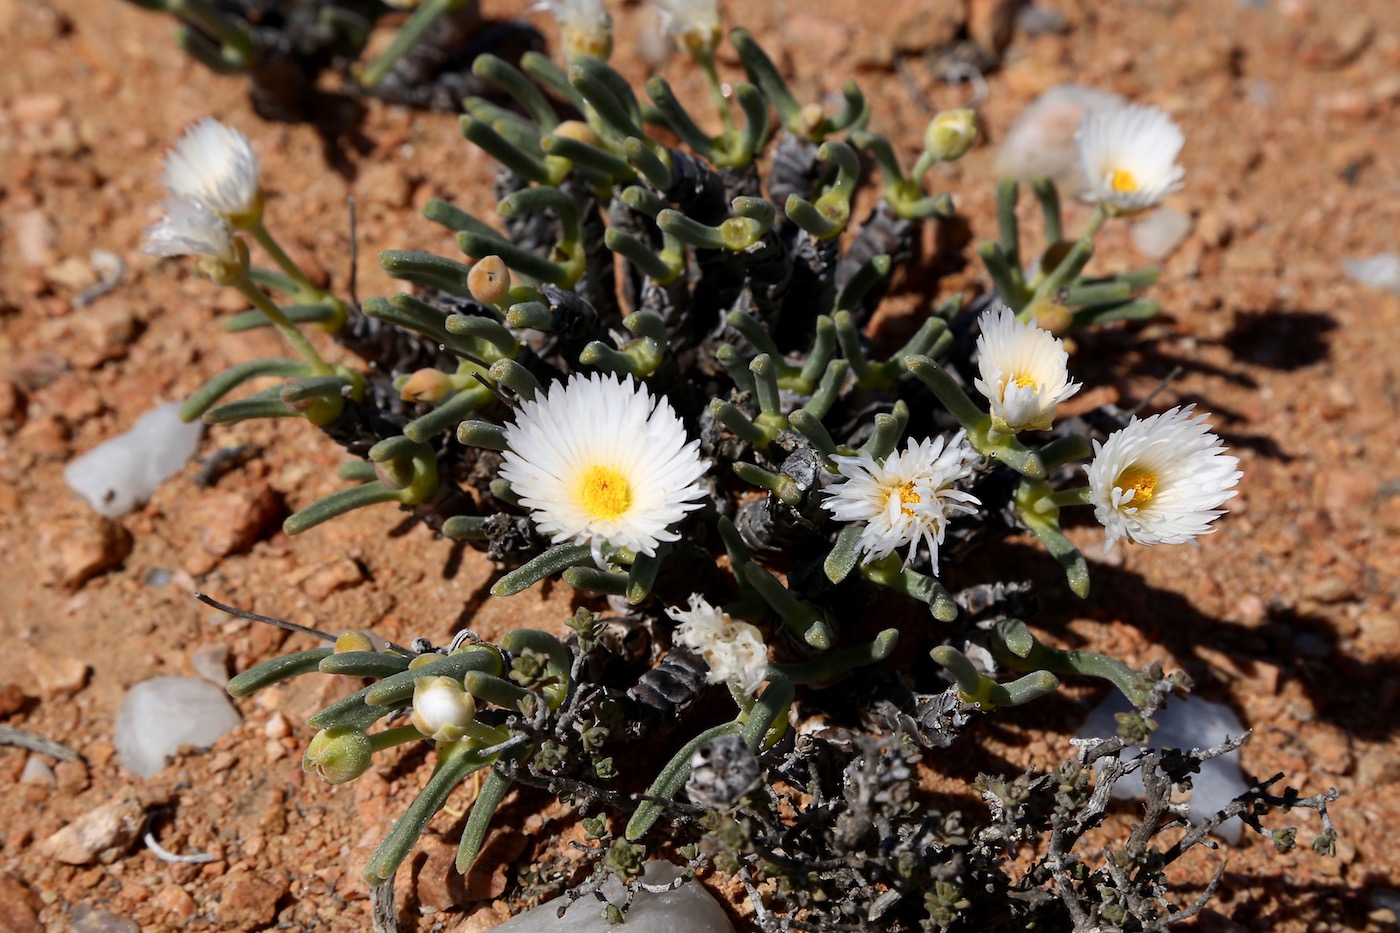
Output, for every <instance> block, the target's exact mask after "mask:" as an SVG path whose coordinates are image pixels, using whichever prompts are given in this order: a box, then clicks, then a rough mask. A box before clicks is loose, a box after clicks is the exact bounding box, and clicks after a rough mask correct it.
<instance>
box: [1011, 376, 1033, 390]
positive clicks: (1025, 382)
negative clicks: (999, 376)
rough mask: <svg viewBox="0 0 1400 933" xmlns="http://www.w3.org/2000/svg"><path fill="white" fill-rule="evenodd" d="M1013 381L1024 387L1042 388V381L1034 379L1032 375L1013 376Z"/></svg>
mask: <svg viewBox="0 0 1400 933" xmlns="http://www.w3.org/2000/svg"><path fill="white" fill-rule="evenodd" d="M1011 381H1012V382H1014V383H1016V384H1017V385H1018V386H1020V387H1021V388H1023V389H1039V388H1040V383H1038V382H1036V381H1035V380H1034V379H1032V378H1031V377H1030V376H1012V377H1011Z"/></svg>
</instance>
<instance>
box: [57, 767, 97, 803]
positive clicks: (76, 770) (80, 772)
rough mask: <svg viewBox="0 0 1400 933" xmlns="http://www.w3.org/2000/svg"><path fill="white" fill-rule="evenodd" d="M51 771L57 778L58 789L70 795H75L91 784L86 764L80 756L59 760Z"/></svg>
mask: <svg viewBox="0 0 1400 933" xmlns="http://www.w3.org/2000/svg"><path fill="white" fill-rule="evenodd" d="M53 773H54V776H55V777H56V778H57V779H58V789H59V790H61V791H63V792H64V793H65V794H69V795H70V796H73V797H76V796H78V795H79V794H81V793H82V792H83V791H85V790H87V789H88V788H89V787H91V786H92V777H91V776H90V775H89V774H88V766H87V765H86V764H84V763H83V760H82V759H81V758H79V759H77V760H75V761H60V762H59V763H58V764H56V765H54V766H53Z"/></svg>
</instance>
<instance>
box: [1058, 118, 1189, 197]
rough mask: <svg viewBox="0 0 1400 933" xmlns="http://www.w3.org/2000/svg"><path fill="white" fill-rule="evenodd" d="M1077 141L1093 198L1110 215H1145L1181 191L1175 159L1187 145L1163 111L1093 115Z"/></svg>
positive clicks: (1085, 122)
mask: <svg viewBox="0 0 1400 933" xmlns="http://www.w3.org/2000/svg"><path fill="white" fill-rule="evenodd" d="M1078 140H1079V161H1080V168H1081V170H1082V171H1083V175H1084V178H1085V179H1086V181H1087V182H1088V185H1089V191H1088V197H1089V199H1090V200H1091V201H1095V202H1097V203H1099V204H1101V205H1103V207H1104V208H1105V209H1106V210H1108V211H1109V212H1110V213H1114V214H1131V213H1135V212H1137V211H1141V210H1145V209H1147V208H1149V207H1151V206H1153V205H1154V204H1157V203H1159V202H1160V201H1161V200H1162V199H1163V198H1165V197H1166V196H1167V195H1168V194H1170V193H1171V192H1173V191H1175V190H1177V189H1178V188H1180V187H1181V176H1182V175H1183V174H1185V170H1184V169H1183V168H1182V167H1181V166H1180V165H1178V164H1177V163H1176V157H1177V155H1178V154H1180V152H1181V147H1182V144H1183V143H1184V142H1185V141H1186V140H1185V137H1184V136H1183V135H1182V133H1181V128H1180V127H1179V126H1177V125H1176V123H1174V122H1173V121H1172V118H1171V117H1169V116H1167V112H1166V111H1165V110H1162V109H1161V108H1160V107H1144V106H1141V105H1138V104H1132V105H1128V106H1123V107H1112V108H1108V109H1104V110H1089V111H1088V112H1087V113H1085V115H1084V122H1083V123H1081V124H1080V126H1079V133H1078Z"/></svg>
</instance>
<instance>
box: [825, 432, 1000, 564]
mask: <svg viewBox="0 0 1400 933" xmlns="http://www.w3.org/2000/svg"><path fill="white" fill-rule="evenodd" d="M977 459H978V456H977V452H976V451H974V450H973V449H972V447H971V446H970V445H969V444H968V443H967V437H966V435H965V433H964V432H962V431H959V432H958V433H957V434H956V435H955V436H954V437H953V439H952V441H951V442H949V443H948V444H947V445H946V446H945V444H944V439H943V438H942V437H936V438H929V439H925V440H923V441H916V442H914V443H912V444H910V445H909V446H908V447H907V448H906V449H905V450H904V451H902V452H896V453H893V454H890V455H889V456H888V457H886V458H885V461H884V462H883V463H880V462H878V461H876V460H875V458H874V457H872V456H870V455H869V454H861V455H860V456H859V457H832V460H834V461H835V462H836V468H837V470H839V471H840V473H841V475H842V476H843V477H845V482H842V483H837V484H836V485H834V486H831V487H830V488H828V489H827V490H826V493H827V498H826V499H824V500H823V501H822V507H823V508H825V509H827V510H828V511H830V512H831V514H832V515H833V516H835V517H836V518H837V519H839V520H841V521H843V522H860V521H863V522H865V528H864V529H863V530H862V531H861V534H860V541H859V543H858V547H859V549H860V551H861V552H862V553H863V555H864V557H863V558H862V560H861V563H865V564H868V563H870V562H871V561H873V560H879V559H880V558H882V557H886V556H888V555H890V554H892V553H894V551H895V549H896V548H901V547H904V546H905V545H906V544H907V545H909V556H908V557H906V558H905V560H904V566H906V567H908V566H909V564H910V562H911V561H913V559H914V555H915V553H917V551H918V548H919V542H920V541H923V542H925V543H926V544H927V545H928V549H929V557H930V559H931V560H932V562H933V572H934V574H935V575H937V573H938V545H940V544H942V543H943V532H944V530H945V529H946V528H947V526H948V520H949V519H951V518H952V517H953V516H955V515H959V514H963V513H967V512H974V511H976V508H977V506H978V505H980V504H981V503H980V502H979V500H978V499H977V497H976V496H974V495H972V494H971V493H968V492H964V491H962V490H961V489H955V488H954V487H953V484H954V483H956V482H958V481H959V480H963V479H967V478H968V477H969V476H971V475H972V465H973V463H975V462H976V461H977Z"/></svg>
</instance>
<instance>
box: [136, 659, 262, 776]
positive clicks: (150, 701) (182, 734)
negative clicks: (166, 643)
mask: <svg viewBox="0 0 1400 933" xmlns="http://www.w3.org/2000/svg"><path fill="white" fill-rule="evenodd" d="M238 723H239V718H238V713H237V712H236V711H235V710H234V708H233V705H232V704H231V703H229V699H228V696H227V694H225V693H224V691H223V690H221V689H219V688H218V687H216V686H214V685H213V684H211V683H209V682H208V681H207V680H201V679H199V678H197V677H156V678H153V679H151V680H147V681H143V682H142V683H139V684H137V685H136V686H134V687H132V688H131V690H130V691H128V692H127V695H126V699H125V700H123V701H122V705H121V709H120V710H118V711H117V722H116V731H115V733H114V735H113V738H112V742H113V744H114V745H115V746H116V749H117V760H118V761H120V762H121V763H122V765H123V766H124V767H126V768H127V769H128V770H129V771H131V772H132V773H133V774H135V775H136V776H137V777H142V778H148V777H151V776H153V775H155V774H157V773H159V772H160V771H161V770H162V769H163V768H164V767H165V763H166V760H167V759H168V758H169V757H170V756H171V755H174V754H175V753H176V752H177V751H179V750H180V748H181V747H182V746H185V745H193V746H195V747H196V748H208V747H209V746H210V745H213V744H214V743H215V742H216V741H218V739H219V737H220V736H222V735H224V734H225V733H227V732H229V731H231V730H232V729H234V728H235V727H236V726H237V725H238Z"/></svg>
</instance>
